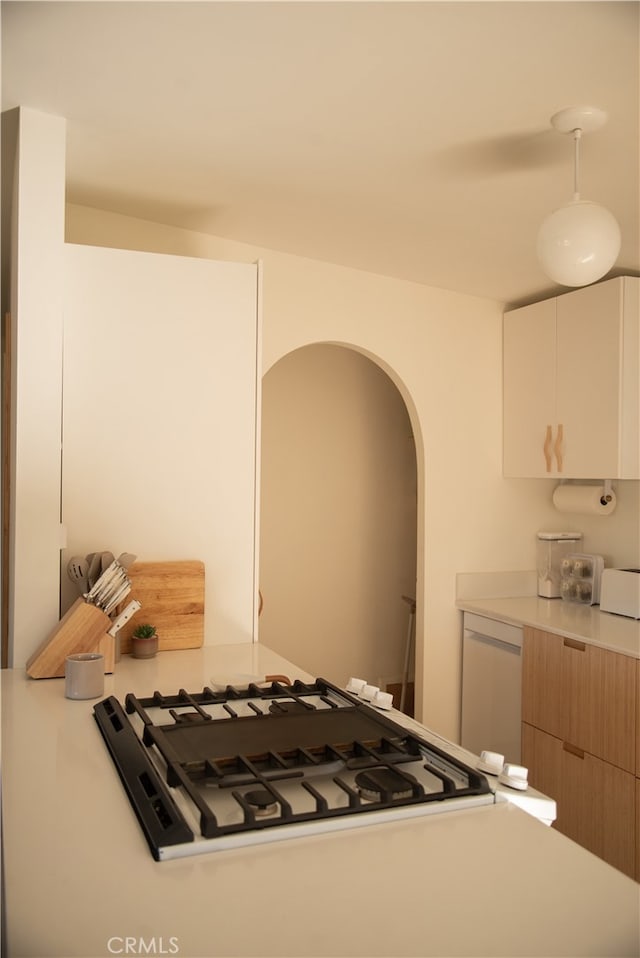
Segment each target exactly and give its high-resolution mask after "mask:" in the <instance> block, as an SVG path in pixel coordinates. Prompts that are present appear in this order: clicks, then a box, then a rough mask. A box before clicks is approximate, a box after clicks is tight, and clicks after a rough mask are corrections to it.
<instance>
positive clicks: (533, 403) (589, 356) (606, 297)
mask: <svg viewBox="0 0 640 958" xmlns="http://www.w3.org/2000/svg"><path fill="white" fill-rule="evenodd" d="M639 289H640V280H638V279H637V278H635V277H619V278H617V279H612V280H608V281H607V282H604V283H599V284H597V285H595V286H588V287H585V288H583V289H579V290H575V291H573V292H571V293H566V294H565V295H563V296H558V297H556V298H555V299H549V300H545V301H544V302H541V303H534V304H533V305H531V306H524V307H522V308H521V309H516V310H513V311H512V312H509V313H506V314H505V317H504V475H505V476H508V477H524V478H553V477H557V478H567V479H639V478H640V442H639V433H640V391H639V387H638V384H639V367H640V316H639Z"/></svg>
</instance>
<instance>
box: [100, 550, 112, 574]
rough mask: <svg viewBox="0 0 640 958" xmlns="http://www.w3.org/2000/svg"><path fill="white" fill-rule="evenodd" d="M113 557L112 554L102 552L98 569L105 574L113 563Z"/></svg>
mask: <svg viewBox="0 0 640 958" xmlns="http://www.w3.org/2000/svg"><path fill="white" fill-rule="evenodd" d="M114 559H115V556H114V554H113V552H102V553H101V555H100V569H101V572H106V571H107V569H108V568H109V566H110V565H111V563H112V562H113V561H114Z"/></svg>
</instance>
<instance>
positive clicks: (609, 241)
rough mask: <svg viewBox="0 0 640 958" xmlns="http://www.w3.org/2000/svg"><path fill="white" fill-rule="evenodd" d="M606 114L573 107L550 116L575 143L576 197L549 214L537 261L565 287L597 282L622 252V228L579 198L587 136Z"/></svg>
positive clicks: (604, 211) (601, 209)
mask: <svg viewBox="0 0 640 958" xmlns="http://www.w3.org/2000/svg"><path fill="white" fill-rule="evenodd" d="M606 120H607V115H606V113H604V111H603V110H598V109H597V108H595V107H571V108H569V109H567V110H561V111H560V113H556V114H555V115H554V116H552V117H551V124H552V126H553V127H554V128H555V129H556V130H558V132H560V133H572V134H573V138H574V144H575V165H574V194H573V199H572V200H571V202H569V203H567V204H566V205H565V206H561V207H560V208H559V209H557V210H555V211H554V212H553V213H551V214H550V215H549V216H547V218H546V219H545V221H544V222H543V224H542V226H541V227H540V230H539V232H538V244H537V252H538V260H539V261H540V265H541V266H542V268H543V270H544V271H545V273H546V274H547V276H548V277H549V278H550V279H552V280H554V282H556V283H559V284H560V285H562V286H587V285H588V284H589V283H595V281H596V280H598V279H600V278H601V277H602V276H604V275H605V274H606V273H608V272H609V270H610V269H611V267H612V266H613V265H614V263H615V261H616V259H617V258H618V253H619V252H620V227H619V226H618V223H617V221H616V219H615V217H614V216H613V215H612V214H611V213H610V212H609V210H607V209H605V208H604V207H603V206H599V205H598V204H597V203H592V202H590V201H589V200H582V199H580V193H579V191H578V171H579V159H580V152H579V150H580V139H581V136H582V134H583V133H585V132H591V131H592V130H597V129H599V128H600V127H601V126H602V125H603V124H604V123H606Z"/></svg>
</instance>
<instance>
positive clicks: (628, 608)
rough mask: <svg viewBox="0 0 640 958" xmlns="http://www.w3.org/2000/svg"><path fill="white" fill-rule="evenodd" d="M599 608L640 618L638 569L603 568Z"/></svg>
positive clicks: (639, 576) (639, 573)
mask: <svg viewBox="0 0 640 958" xmlns="http://www.w3.org/2000/svg"><path fill="white" fill-rule="evenodd" d="M600 609H601V611H602V612H614V613H616V614H617V615H626V616H629V618H631V619H640V569H605V570H604V571H603V573H602V578H601V580H600Z"/></svg>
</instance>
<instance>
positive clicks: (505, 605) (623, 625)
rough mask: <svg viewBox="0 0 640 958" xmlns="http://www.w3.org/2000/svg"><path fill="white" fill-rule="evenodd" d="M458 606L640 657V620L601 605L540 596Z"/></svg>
mask: <svg viewBox="0 0 640 958" xmlns="http://www.w3.org/2000/svg"><path fill="white" fill-rule="evenodd" d="M456 608H458V609H460V610H461V611H462V612H475V613H476V614H477V615H483V616H485V617H486V618H488V619H497V620H498V621H500V622H506V623H507V624H509V625H528V626H531V627H532V628H534V629H542V630H544V631H546V632H555V633H557V634H558V635H566V636H568V637H569V638H572V639H578V640H579V641H583V642H588V643H591V644H592V645H598V646H601V647H602V648H604V649H608V650H609V651H611V652H621V653H622V654H623V655H630V656H632V657H634V658H640V621H638V620H637V619H630V618H628V617H627V616H624V615H614V614H613V613H612V612H601V611H600V607H599V606H597V605H591V606H588V605H587V606H585V605H579V604H577V603H575V602H565V601H564V600H563V599H542V598H540V597H539V596H537V595H522V596H510V597H507V598H481V599H458V601H457V602H456Z"/></svg>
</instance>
